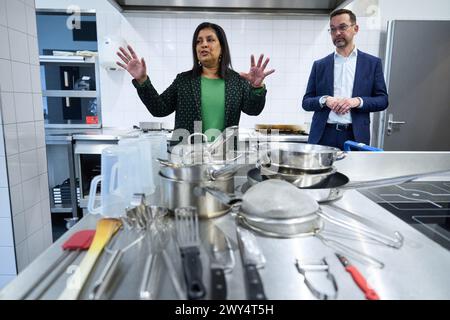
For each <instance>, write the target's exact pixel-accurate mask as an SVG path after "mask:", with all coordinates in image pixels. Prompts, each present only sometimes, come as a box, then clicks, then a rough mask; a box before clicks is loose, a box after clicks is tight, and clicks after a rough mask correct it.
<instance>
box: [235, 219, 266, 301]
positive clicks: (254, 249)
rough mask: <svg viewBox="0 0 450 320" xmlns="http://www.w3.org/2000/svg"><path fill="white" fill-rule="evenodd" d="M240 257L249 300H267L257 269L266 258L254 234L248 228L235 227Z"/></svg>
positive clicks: (261, 266) (262, 264) (262, 265)
mask: <svg viewBox="0 0 450 320" xmlns="http://www.w3.org/2000/svg"><path fill="white" fill-rule="evenodd" d="M236 232H237V238H238V244H239V249H240V251H241V259H242V264H243V267H244V274H245V284H246V288H247V297H248V299H249V300H267V298H266V294H265V293H264V286H263V283H262V281H261V276H260V274H259V272H258V269H260V268H263V267H264V265H265V264H266V259H265V257H264V255H263V254H262V252H261V250H260V248H259V246H258V244H257V242H256V238H255V236H254V235H253V234H252V233H251V232H250V231H248V230H246V229H244V228H241V227H239V226H237V228H236Z"/></svg>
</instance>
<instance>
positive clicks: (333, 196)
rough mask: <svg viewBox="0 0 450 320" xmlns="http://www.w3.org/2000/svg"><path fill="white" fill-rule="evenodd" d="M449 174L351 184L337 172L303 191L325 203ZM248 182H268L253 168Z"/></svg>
mask: <svg viewBox="0 0 450 320" xmlns="http://www.w3.org/2000/svg"><path fill="white" fill-rule="evenodd" d="M448 173H450V170H442V171H432V172H429V173H421V174H411V175H405V176H398V177H393V178H385V179H378V180H370V181H360V182H357V181H355V182H350V179H349V178H348V177H347V176H346V175H344V174H342V173H340V172H336V173H334V174H332V175H330V176H329V177H327V178H326V179H324V180H323V181H322V182H320V183H318V184H315V185H314V186H311V187H306V188H301V190H302V192H303V193H304V194H307V195H309V196H310V197H312V198H313V199H314V200H316V201H317V202H319V203H325V202H330V201H335V200H338V199H340V198H342V196H343V195H344V192H345V191H346V190H353V189H365V188H374V187H383V186H392V185H396V184H401V183H405V182H409V181H413V180H416V179H419V178H424V177H428V176H432V175H440V174H448ZM247 180H248V183H249V185H250V186H252V185H254V184H256V183H258V182H261V181H264V180H267V177H264V176H263V175H261V171H260V170H259V169H258V168H253V169H251V170H250V171H248V173H247Z"/></svg>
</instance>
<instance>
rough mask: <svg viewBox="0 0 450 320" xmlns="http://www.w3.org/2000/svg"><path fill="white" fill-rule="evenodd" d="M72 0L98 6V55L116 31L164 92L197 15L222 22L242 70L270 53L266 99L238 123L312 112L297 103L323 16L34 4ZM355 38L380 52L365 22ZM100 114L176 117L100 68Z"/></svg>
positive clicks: (325, 50)
mask: <svg viewBox="0 0 450 320" xmlns="http://www.w3.org/2000/svg"><path fill="white" fill-rule="evenodd" d="M74 3H75V4H77V5H79V6H80V8H81V9H95V10H97V29H98V38H99V55H100V60H101V61H102V60H104V59H105V58H106V57H108V56H110V54H109V53H110V51H106V49H105V46H102V44H101V42H102V39H103V38H104V37H105V36H107V35H112V36H122V37H123V38H125V39H126V40H127V42H128V43H130V44H131V45H133V46H134V47H135V48H136V50H137V52H138V53H139V54H140V55H142V56H144V58H145V59H146V61H147V62H148V67H149V75H150V78H151V80H152V82H153V83H154V85H155V87H156V89H157V90H158V91H159V92H162V91H163V90H164V89H165V88H167V87H168V86H169V85H170V84H171V83H172V81H173V80H174V79H175V76H176V74H177V73H179V72H182V71H186V70H188V69H190V68H191V67H192V53H191V44H190V43H191V38H192V35H193V33H194V30H195V28H196V26H197V25H198V24H199V23H201V22H203V21H211V22H215V23H217V24H219V25H221V26H222V27H223V28H224V29H225V32H226V34H227V37H228V41H229V44H230V49H231V53H232V62H233V67H234V69H235V70H236V71H245V72H246V71H248V69H249V65H250V62H249V61H250V54H252V53H253V54H256V55H259V54H260V53H265V54H266V55H268V56H270V58H271V62H270V64H269V67H271V68H275V69H276V72H275V73H274V74H273V75H271V76H270V77H269V78H267V81H266V85H267V88H268V96H267V103H266V107H265V109H264V111H263V112H262V114H261V115H260V116H258V117H250V116H247V115H245V114H243V115H242V117H241V123H240V125H241V126H242V127H252V126H254V124H255V123H294V124H303V123H305V122H306V123H307V122H310V119H311V117H312V113H306V112H304V111H303V110H302V109H301V106H300V103H301V99H302V97H303V94H304V92H305V87H306V83H307V80H308V76H309V73H310V70H311V66H312V63H313V61H314V60H315V59H319V58H321V57H323V56H325V55H327V54H329V53H331V52H332V51H333V50H334V48H333V45H332V43H331V40H330V37H329V35H328V33H327V31H326V30H327V29H328V17H326V16H315V17H312V16H289V17H288V16H272V15H271V16H258V15H245V16H242V17H237V16H235V15H217V14H207V13H205V14H201V15H199V14H184V15H180V14H177V15H175V14H170V13H158V14H157V13H126V14H119V13H117V11H116V10H115V8H113V7H112V6H111V5H110V4H109V3H108V2H107V1H106V0H102V1H95V4H92V2H90V1H56V0H38V1H37V7H38V8H62V9H65V8H67V7H66V6H67V5H70V4H74ZM364 19H365V18H362V19H361V21H360V23H361V24H362V28H361V32H360V34H359V36H358V47H359V48H360V49H362V50H364V51H367V52H369V53H372V54H378V48H379V32H378V31H374V30H371V29H368V28H364ZM101 92H102V116H103V125H104V126H116V127H131V126H132V125H133V124H138V123H139V122H140V121H163V122H166V123H168V125H169V126H173V119H174V115H171V116H169V117H166V118H153V117H152V116H151V115H150V113H149V112H148V111H147V109H146V108H145V106H144V105H143V104H142V103H141V101H140V100H139V97H138V96H137V94H136V91H135V89H134V87H133V86H132V84H131V78H130V77H129V75H128V74H126V73H125V72H114V71H106V70H102V71H101Z"/></svg>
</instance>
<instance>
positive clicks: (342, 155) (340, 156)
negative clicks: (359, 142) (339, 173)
mask: <svg viewBox="0 0 450 320" xmlns="http://www.w3.org/2000/svg"><path fill="white" fill-rule="evenodd" d="M346 156H347V154H346V153H345V151H337V152H336V154H335V156H334V160H335V161H339V160H342V159H344V158H345V157H346Z"/></svg>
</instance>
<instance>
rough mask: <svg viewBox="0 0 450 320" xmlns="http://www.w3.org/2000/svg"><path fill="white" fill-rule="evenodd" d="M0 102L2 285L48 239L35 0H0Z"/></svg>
mask: <svg viewBox="0 0 450 320" xmlns="http://www.w3.org/2000/svg"><path fill="white" fill-rule="evenodd" d="M0 107H1V108H0V118H1V121H0V288H1V287H2V286H3V285H4V284H6V282H8V281H9V280H11V279H12V278H13V277H14V276H15V274H16V272H17V269H18V270H19V271H20V270H22V269H23V268H25V267H26V266H27V265H28V264H29V263H30V262H31V261H32V260H33V259H34V258H36V257H37V256H38V255H39V254H40V253H41V252H42V251H43V250H44V249H45V248H47V247H48V246H49V245H50V244H51V243H52V231H51V219H50V205H49V204H50V202H49V193H48V182H47V161H46V155H45V133H44V119H43V113H42V96H41V83H40V79H39V57H38V49H37V34H36V19H35V8H34V0H26V1H21V0H0ZM13 230H14V233H13ZM16 262H17V267H16Z"/></svg>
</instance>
